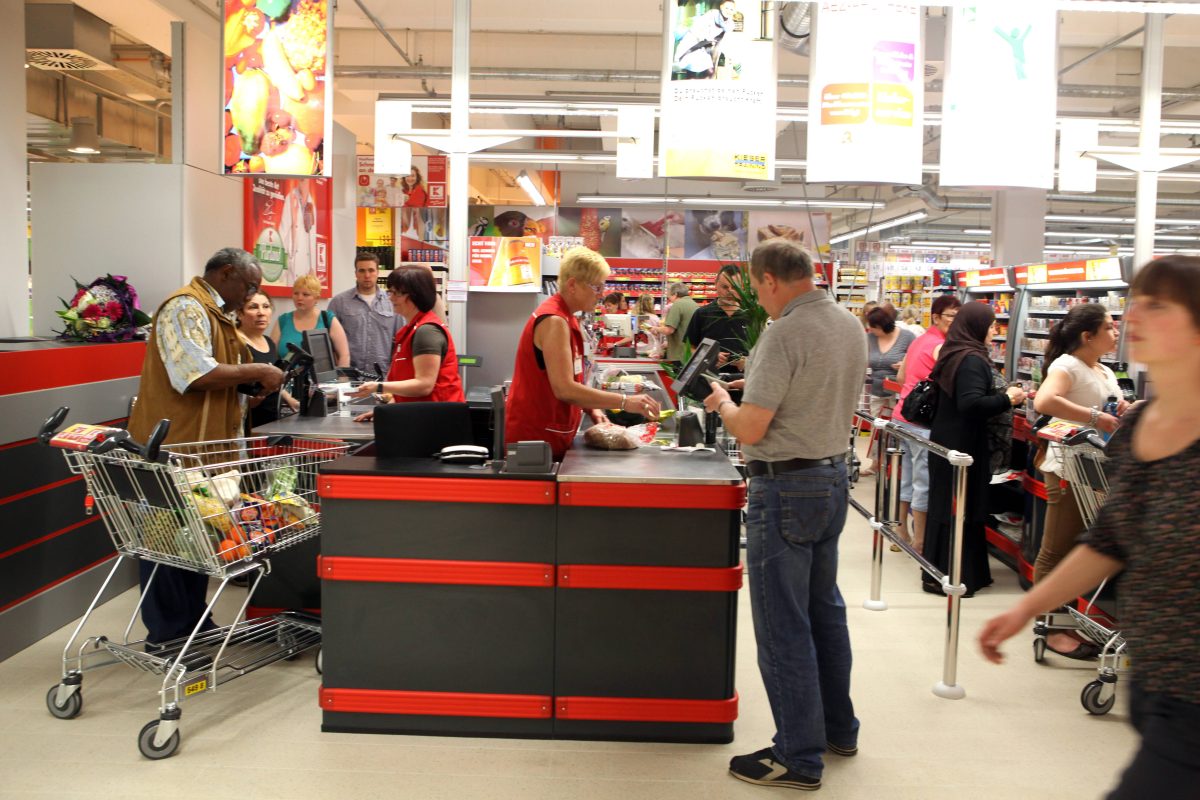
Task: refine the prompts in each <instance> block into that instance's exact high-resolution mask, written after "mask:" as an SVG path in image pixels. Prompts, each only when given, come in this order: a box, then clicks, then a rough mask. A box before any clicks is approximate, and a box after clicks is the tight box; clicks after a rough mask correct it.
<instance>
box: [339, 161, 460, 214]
mask: <svg viewBox="0 0 1200 800" xmlns="http://www.w3.org/2000/svg"><path fill="white" fill-rule="evenodd" d="M356 162H357V167H358V175H357V178H358V180H357V184H358V189H357V191H356V192H355V205H357V206H358V207H359V208H402V207H403V206H409V207H429V208H445V207H446V157H445V156H413V157H412V168H411V169H410V170H409V173H408V174H407V175H385V174H383V173H377V172H375V159H374V158H373V157H371V156H357V157H356Z"/></svg>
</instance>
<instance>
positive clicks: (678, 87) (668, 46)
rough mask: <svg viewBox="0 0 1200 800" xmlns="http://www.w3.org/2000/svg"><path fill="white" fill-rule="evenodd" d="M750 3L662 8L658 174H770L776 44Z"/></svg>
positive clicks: (695, 2) (731, 0)
mask: <svg viewBox="0 0 1200 800" xmlns="http://www.w3.org/2000/svg"><path fill="white" fill-rule="evenodd" d="M759 6H760V4H759V3H752V2H750V0H736V1H735V0H721V1H720V2H718V1H717V0H667V2H664V3H663V14H664V18H665V19H664V24H665V27H664V30H665V31H666V34H665V38H666V40H665V42H664V48H665V54H664V62H665V68H664V70H663V82H662V115H661V117H660V121H659V145H658V146H659V151H658V159H659V170H658V174H659V176H660V177H715V178H742V179H747V180H770V179H772V178H774V176H775V133H776V127H775V96H776V90H775V84H776V63H775V42H774V41H773V40H772V39H771V32H770V30H763V28H764V26H768V25H769V24H770V20H771V16H770V15H766V14H761V13H760V8H759Z"/></svg>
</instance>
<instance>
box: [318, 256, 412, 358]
mask: <svg viewBox="0 0 1200 800" xmlns="http://www.w3.org/2000/svg"><path fill="white" fill-rule="evenodd" d="M378 281H379V256H377V255H375V254H374V253H371V252H367V251H362V252H360V253H358V254H357V255H356V256H355V257H354V288H353V289H347V290H346V291H344V292H341V293H339V294H338V295H337V296H336V297H334V298H333V300H331V301H330V303H329V310H330V311H332V312H333V313H334V315H335V316H337V318H338V320H340V321H341V323H342V327H343V328H345V330H346V340H347V341H349V342H350V366H352V367H354V368H355V369H357V370H360V371H362V372H370V373H374V372H376V365H378V366H379V367H380V368H382V369H383V372H384V374H387V371H388V367H389V366H391V363H392V349H393V343H394V340H395V338H396V333H397V332H398V331H399V330H400V329H401V328H403V327H404V318H403V317H401V316H397V314H396V312H395V311H393V310H392V301H390V300H388V297H387V295H386V294H384V293H383V292H381V291H379V286H378ZM381 377H382V376H381Z"/></svg>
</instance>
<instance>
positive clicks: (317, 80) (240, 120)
mask: <svg viewBox="0 0 1200 800" xmlns="http://www.w3.org/2000/svg"><path fill="white" fill-rule="evenodd" d="M222 9H223V16H222V19H223V20H224V24H223V26H222V27H223V30H222V36H221V46H222V50H223V57H224V62H223V63H224V66H223V70H222V71H223V74H224V76H225V80H224V84H225V86H224V94H223V100H222V108H224V110H225V113H224V114H223V117H224V130H223V132H222V134H221V135H222V137H223V139H224V148H223V153H224V165H223V169H224V172H225V174H267V175H296V176H302V175H326V176H327V175H329V160H328V159H326V158H325V142H326V141H328V140H329V136H330V134H331V132H332V126H333V116H332V114H330V112H329V100H330V95H331V94H332V83H333V73H332V71H331V64H332V59H331V58H330V57H329V42H330V32H331V30H332V28H333V26H332V23H331V21H330V15H329V0H258V2H257V3H250V2H245V0H224V3H223V5H222Z"/></svg>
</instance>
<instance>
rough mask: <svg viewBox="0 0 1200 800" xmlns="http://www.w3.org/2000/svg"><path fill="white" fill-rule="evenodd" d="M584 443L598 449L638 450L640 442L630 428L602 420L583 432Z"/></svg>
mask: <svg viewBox="0 0 1200 800" xmlns="http://www.w3.org/2000/svg"><path fill="white" fill-rule="evenodd" d="M583 443H584V444H586V445H587V446H588V447H591V448H593V449H596V450H636V449H637V448H638V446H639V444H640V442H639V441H638V438H637V436H636V435H634V434H632V433H630V429H629V428H625V427H622V426H621V425H614V424H612V423H611V422H602V423H600V424H599V425H593V426H592V427H590V428H588V429H587V430H586V431H584V432H583Z"/></svg>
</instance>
